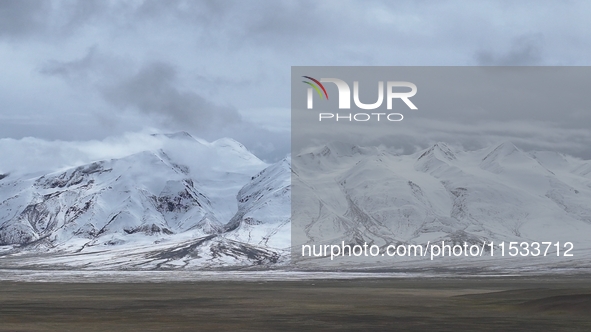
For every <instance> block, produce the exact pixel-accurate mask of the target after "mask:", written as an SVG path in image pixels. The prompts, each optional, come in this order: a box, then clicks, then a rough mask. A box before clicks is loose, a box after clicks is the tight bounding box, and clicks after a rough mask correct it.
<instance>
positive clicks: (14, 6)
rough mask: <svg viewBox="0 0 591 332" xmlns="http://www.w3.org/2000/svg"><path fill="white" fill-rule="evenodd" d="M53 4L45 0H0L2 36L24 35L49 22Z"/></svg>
mask: <svg viewBox="0 0 591 332" xmlns="http://www.w3.org/2000/svg"><path fill="white" fill-rule="evenodd" d="M50 8H51V4H50V3H49V2H48V1H43V0H20V1H10V0H3V1H0V36H9V37H23V36H25V35H28V34H32V33H35V32H40V31H41V30H42V29H43V27H44V26H45V25H46V24H47V21H48V18H49V17H48V16H47V12H48V11H49V10H50Z"/></svg>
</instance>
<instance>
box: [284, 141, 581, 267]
mask: <svg viewBox="0 0 591 332" xmlns="http://www.w3.org/2000/svg"><path fill="white" fill-rule="evenodd" d="M589 164H590V163H589V162H585V161H582V160H579V159H576V158H573V157H569V156H565V155H561V154H558V153H554V152H532V153H526V152H524V151H522V150H520V149H519V148H517V147H515V146H514V145H513V144H512V143H510V142H504V143H502V144H499V145H496V146H492V147H489V148H486V149H482V150H478V151H469V152H466V151H454V150H453V149H451V148H450V147H448V146H447V145H446V144H445V143H437V144H434V145H433V146H431V147H430V148H428V149H425V150H423V151H420V152H418V153H415V154H413V155H397V154H396V153H394V152H393V151H391V150H389V149H387V148H377V147H372V148H365V147H358V146H354V145H349V144H345V143H339V142H333V143H330V144H327V145H325V146H321V147H315V148H310V149H308V150H306V151H304V152H302V153H300V154H299V155H297V156H293V174H294V177H293V187H292V190H293V196H292V204H293V206H292V211H293V215H292V228H293V230H294V236H295V238H294V245H301V244H306V243H307V244H341V243H342V241H344V242H345V243H346V244H363V243H365V242H366V243H368V244H375V245H378V246H380V247H382V248H384V247H385V246H387V245H390V244H394V245H398V244H421V245H425V244H427V243H441V241H443V240H445V241H447V243H450V244H463V243H464V242H467V243H468V244H482V243H483V241H488V242H490V241H495V242H496V243H500V242H501V241H519V242H522V241H528V242H531V241H540V242H541V241H552V242H556V241H560V242H561V243H564V242H566V241H568V242H572V243H573V244H574V248H575V249H574V251H573V252H575V253H577V254H575V256H577V255H578V254H580V253H586V255H587V256H586V257H587V258H589V255H588V254H589V252H590V250H591V205H589V203H590V202H591V172H587V170H588V169H589ZM296 256H297V255H296ZM578 257H581V256H580V255H579V256H578ZM528 259H530V261H529V262H533V260H532V259H531V257H530V258H528ZM313 260H315V261H322V260H319V259H313ZM401 260H404V258H397V260H393V259H391V258H390V259H389V260H388V259H382V262H381V263H380V264H381V266H394V265H397V266H398V267H400V265H398V264H400V261H401ZM360 261H361V260H360V259H357V260H356V262H360ZM410 261H412V260H409V262H410ZM414 261H415V262H416V261H417V260H416V259H415V260H414ZM546 262H549V260H547V261H546ZM329 263H330V264H331V266H333V267H334V266H335V265H338V264H346V266H351V265H350V264H352V263H355V260H349V261H347V260H342V262H341V263H339V262H326V260H324V262H321V263H319V262H317V263H315V264H316V266H317V267H320V266H322V265H323V264H329ZM372 264H373V266H378V265H375V262H372ZM428 264H431V265H432V264H434V263H433V262H429V263H428ZM476 264H478V263H476ZM341 267H343V266H341Z"/></svg>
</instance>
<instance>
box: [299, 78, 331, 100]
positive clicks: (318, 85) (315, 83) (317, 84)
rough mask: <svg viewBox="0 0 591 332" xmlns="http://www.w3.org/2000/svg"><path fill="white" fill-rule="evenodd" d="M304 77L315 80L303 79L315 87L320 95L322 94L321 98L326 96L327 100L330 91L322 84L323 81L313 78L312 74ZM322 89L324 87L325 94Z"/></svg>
mask: <svg viewBox="0 0 591 332" xmlns="http://www.w3.org/2000/svg"><path fill="white" fill-rule="evenodd" d="M302 77H304V78H307V79H309V80H310V81H312V82H314V83H312V82H308V81H302V82H304V83H306V84H308V85H309V86H311V87H312V88H314V90H316V92H317V93H318V95H319V96H320V98H325V97H326V100H328V93H327V92H326V89H325V88H324V85H322V83H320V81H319V80H317V79H315V78H312V77H310V76H302ZM320 89H322V92H324V94H322V92H321V91H320Z"/></svg>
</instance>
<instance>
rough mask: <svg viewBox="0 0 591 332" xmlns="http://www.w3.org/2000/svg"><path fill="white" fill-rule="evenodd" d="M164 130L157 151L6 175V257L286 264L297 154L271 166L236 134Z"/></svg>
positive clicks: (0, 223) (2, 207) (1, 187)
mask: <svg viewBox="0 0 591 332" xmlns="http://www.w3.org/2000/svg"><path fill="white" fill-rule="evenodd" d="M158 136H159V137H158V139H161V140H164V141H165V143H166V144H164V145H163V148H162V149H158V150H155V151H143V152H139V153H135V154H132V155H129V156H126V157H123V158H119V159H111V160H102V161H96V162H92V163H90V164H85V165H81V166H78V167H74V168H69V169H63V170H58V171H53V172H48V173H47V174H44V175H41V176H26V175H25V176H20V177H16V178H13V176H11V175H8V176H5V177H3V178H2V179H1V180H0V246H2V248H3V251H2V252H3V253H4V255H5V256H4V260H5V261H6V260H10V257H11V256H10V254H12V255H14V254H18V255H20V256H19V257H22V256H23V255H24V256H27V255H28V256H31V257H33V258H34V257H43V258H42V260H44V261H47V262H51V258H52V257H57V258H55V259H57V261H56V262H55V263H56V264H61V262H62V261H63V260H64V259H63V257H68V259H67V261H68V262H69V263H68V264H66V265H71V266H74V267H76V266H81V265H83V266H91V267H104V266H105V265H109V266H114V267H126V268H155V267H156V268H166V267H170V268H175V267H179V266H183V267H184V266H187V267H188V266H190V267H208V266H209V267H219V266H227V265H234V266H253V265H255V266H256V265H265V264H274V263H277V262H278V261H280V259H281V257H282V255H283V253H284V251H285V249H286V248H288V247H289V245H290V237H289V232H290V230H289V213H290V210H289V209H290V205H289V203H290V202H289V185H290V183H289V168H290V165H289V164H290V160H289V159H287V160H284V161H281V162H280V163H278V164H275V165H267V164H266V163H264V162H262V161H261V160H259V159H258V158H257V157H255V156H254V155H253V154H251V153H250V152H249V151H248V150H247V149H246V148H245V147H244V146H243V145H242V144H240V143H238V142H236V141H234V140H232V139H220V140H217V141H215V142H213V143H209V142H205V141H202V140H198V139H194V138H193V137H191V136H190V135H189V134H187V133H177V134H172V135H158ZM98 254H100V255H98ZM73 255H75V256H76V257H87V258H84V259H79V260H78V259H76V258H75V257H74V256H73ZM99 256H100V257H99ZM130 257H133V259H130ZM120 260H121V261H120ZM29 262H31V260H29ZM32 262H34V264H37V263H36V262H37V260H35V259H33V260H32Z"/></svg>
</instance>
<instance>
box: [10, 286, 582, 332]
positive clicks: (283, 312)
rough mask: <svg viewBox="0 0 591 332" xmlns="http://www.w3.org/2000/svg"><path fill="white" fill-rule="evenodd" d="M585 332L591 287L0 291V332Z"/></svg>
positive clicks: (41, 288)
mask: <svg viewBox="0 0 591 332" xmlns="http://www.w3.org/2000/svg"><path fill="white" fill-rule="evenodd" d="M275 330H277V331H591V279H590V278H589V277H588V276H571V277H564V276H563V277H558V276H554V277H496V278H493V277H479V278H417V279H410V278H408V279H407V278H403V279H402V278H401V279H398V278H397V279H381V278H380V279H351V280H302V281H268V282H264V281H260V282H252V281H200V282H193V283H189V282H169V283H150V282H130V283H109V282H107V283H59V282H44V283H25V282H8V281H3V282H0V331H275Z"/></svg>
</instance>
